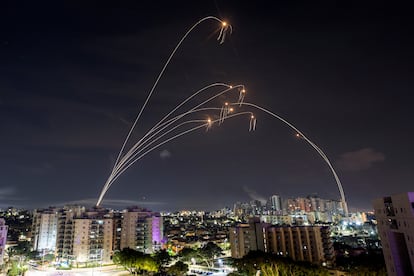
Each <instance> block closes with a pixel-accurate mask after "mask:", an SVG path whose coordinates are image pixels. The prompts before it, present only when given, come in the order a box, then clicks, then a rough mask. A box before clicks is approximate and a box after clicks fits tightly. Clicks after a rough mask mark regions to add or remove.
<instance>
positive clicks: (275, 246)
mask: <svg viewBox="0 0 414 276" xmlns="http://www.w3.org/2000/svg"><path fill="white" fill-rule="evenodd" d="M267 239H268V243H269V246H268V247H269V248H268V252H270V253H273V254H276V255H279V256H284V257H289V258H291V259H292V260H295V261H307V262H310V263H315V264H319V265H321V264H323V263H326V264H332V263H333V261H334V248H333V243H332V240H331V239H330V230H329V227H326V226H271V227H269V228H268V229H267Z"/></svg>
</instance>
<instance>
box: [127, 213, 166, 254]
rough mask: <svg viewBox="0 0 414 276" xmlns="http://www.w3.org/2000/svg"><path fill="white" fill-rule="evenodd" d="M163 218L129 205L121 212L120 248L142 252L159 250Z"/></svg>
mask: <svg viewBox="0 0 414 276" xmlns="http://www.w3.org/2000/svg"><path fill="white" fill-rule="evenodd" d="M163 232H164V227H163V220H162V217H161V216H160V215H159V214H158V213H153V212H151V211H148V210H145V209H142V208H137V207H131V208H128V209H127V210H125V211H124V212H123V218H122V227H121V240H120V249H124V248H132V249H135V250H138V251H141V252H144V253H153V252H155V251H157V250H159V249H160V248H161V246H162V240H163Z"/></svg>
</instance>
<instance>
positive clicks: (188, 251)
mask: <svg viewBox="0 0 414 276" xmlns="http://www.w3.org/2000/svg"><path fill="white" fill-rule="evenodd" d="M178 256H179V258H180V260H181V261H183V262H190V261H191V258H196V257H197V251H196V250H194V249H192V248H188V247H185V248H183V250H181V251H180V253H179V255H178Z"/></svg>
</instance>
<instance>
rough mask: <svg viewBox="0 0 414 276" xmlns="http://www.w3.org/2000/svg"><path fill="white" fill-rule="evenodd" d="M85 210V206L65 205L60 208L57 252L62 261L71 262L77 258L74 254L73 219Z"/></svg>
mask: <svg viewBox="0 0 414 276" xmlns="http://www.w3.org/2000/svg"><path fill="white" fill-rule="evenodd" d="M84 211H85V207H82V206H64V207H63V208H62V209H60V210H58V219H57V224H58V225H57V236H56V254H57V257H58V259H59V260H60V261H62V262H64V261H67V262H70V261H73V260H74V259H75V257H74V255H73V240H74V229H73V226H74V224H73V220H74V218H76V217H81V216H82V213H83V212H84Z"/></svg>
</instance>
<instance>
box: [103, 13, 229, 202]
mask: <svg viewBox="0 0 414 276" xmlns="http://www.w3.org/2000/svg"><path fill="white" fill-rule="evenodd" d="M207 20H213V21H217V22H219V23H220V33H219V35H218V37H217V40H218V41H219V42H220V44H223V43H224V40H225V38H226V34H227V33H228V32H230V34H231V33H232V31H233V28H232V26H231V25H230V24H227V23H226V22H225V21H223V20H221V19H219V18H217V17H215V16H207V17H204V18H202V19H200V20H199V21H197V22H196V23H195V24H194V25H193V26H191V28H190V29H188V31H187V32H186V33H185V34H184V35H183V37H182V38H181V39H180V41H179V42H178V43H177V45H176V46H175V48H174V49H173V51H172V52H171V54H170V56H169V57H168V59H167V61H166V62H165V64H164V66H163V68H162V69H161V71H160V73H159V74H158V76H157V78H156V80H155V82H154V84H153V86H152V88H151V90H150V92H149V93H148V96H147V98H146V99H145V102H144V104H143V105H142V107H141V110H140V111H139V113H138V115H137V117H136V118H135V121H134V123H133V124H132V126H131V129H130V130H129V132H128V135H127V136H126V138H125V140H124V142H123V144H122V147H121V149H120V151H119V153H118V156H117V158H116V161H115V164H114V167H113V168H112V172H111V175H112V174H113V173H114V171H115V168H116V167H117V166H118V165H119V161H120V160H119V159H120V158H121V156H122V153H123V152H124V149H125V146H126V144H127V143H128V140H129V138H130V137H131V134H132V132H133V131H134V129H135V126H136V124H137V123H138V121H139V119H140V118H141V115H142V113H143V111H144V109H145V107H146V106H147V104H148V102H149V100H150V98H151V96H152V94H153V93H154V90H155V88H156V87H157V85H158V82H159V81H160V79H161V77H162V76H163V74H164V72H165V70H166V69H167V67H168V65H169V63H170V61H171V59H172V58H173V57H174V55H175V53H176V52H177V50H178V49H179V48H180V46H181V44H182V43H183V41H184V40H185V39H186V38H187V37H188V35H189V34H190V33H191V32H192V31H193V30H194V29H195V28H196V27H197V26H198V25H199V24H201V23H202V22H204V21H207ZM106 186H107V182H106V183H105V185H104V188H103V190H102V192H101V194H100V196H99V199H98V202H97V203H96V206H99V204H100V203H101V201H102V199H103V196H104V194H105V192H106V189H105V187H106Z"/></svg>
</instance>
